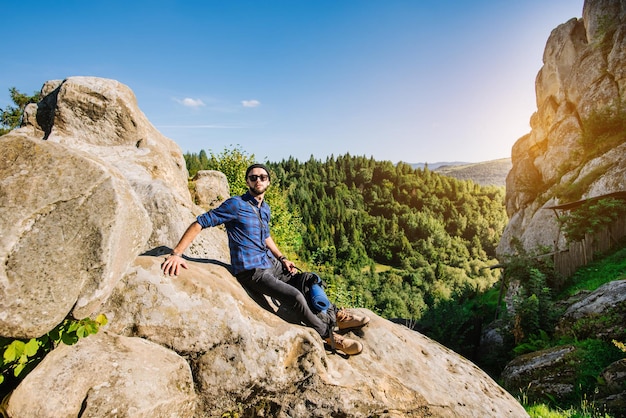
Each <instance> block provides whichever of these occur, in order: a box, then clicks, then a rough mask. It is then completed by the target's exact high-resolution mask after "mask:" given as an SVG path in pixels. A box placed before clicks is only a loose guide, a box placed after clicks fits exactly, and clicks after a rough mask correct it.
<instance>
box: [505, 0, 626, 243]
mask: <svg viewBox="0 0 626 418" xmlns="http://www.w3.org/2000/svg"><path fill="white" fill-rule="evenodd" d="M535 88H536V95H537V111H536V112H535V113H534V114H533V115H532V117H531V119H530V124H531V131H530V133H529V134H528V135H526V136H524V137H522V138H520V139H519V140H518V141H517V142H516V143H515V145H514V146H513V149H512V162H513V167H512V169H511V171H510V173H509V175H508V177H507V182H506V206H507V212H508V215H509V218H510V221H509V223H508V225H507V227H506V229H505V231H504V234H503V237H502V240H501V242H500V245H499V247H498V253H499V254H500V255H503V254H510V253H514V252H515V241H519V242H520V243H521V244H522V245H523V247H524V249H525V250H528V251H532V250H535V249H537V248H538V247H540V246H548V247H551V248H555V247H556V248H555V249H563V248H564V246H565V244H566V243H565V239H564V237H563V234H560V233H559V226H558V223H557V220H556V217H555V215H554V213H553V212H552V211H550V210H542V208H544V207H547V206H551V205H555V204H561V203H567V202H571V201H576V200H579V199H583V198H588V197H595V196H600V195H603V194H606V193H611V192H617V191H624V190H626V158H624V155H625V154H626V135H625V134H624V128H625V126H626V122H624V121H626V100H625V94H626V3H625V2H624V1H620V0H587V1H585V3H584V6H583V11H582V19H575V18H574V19H571V20H569V21H568V22H566V23H564V24H562V25H560V26H558V27H557V28H556V29H554V30H553V31H552V33H551V34H550V37H549V39H548V41H547V43H546V48H545V51H544V55H543V67H542V68H541V70H540V71H539V74H538V75H537V79H536V83H535ZM600 124H601V125H602V126H600V129H598V127H599V126H598V125H600ZM611 125H613V126H614V127H615V130H616V131H615V132H611V128H607V127H609V126H611ZM620 126H621V128H620Z"/></svg>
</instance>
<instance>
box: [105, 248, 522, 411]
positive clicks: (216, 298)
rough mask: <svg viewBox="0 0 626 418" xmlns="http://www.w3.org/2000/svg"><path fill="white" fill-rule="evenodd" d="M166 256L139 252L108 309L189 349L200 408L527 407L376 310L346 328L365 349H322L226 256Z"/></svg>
mask: <svg viewBox="0 0 626 418" xmlns="http://www.w3.org/2000/svg"><path fill="white" fill-rule="evenodd" d="M162 261H163V258H161V257H148V256H141V257H139V258H138V259H137V260H136V262H135V264H134V267H133V268H132V269H131V270H129V272H128V274H127V275H126V277H125V278H124V280H122V281H121V282H120V283H119V285H118V287H117V288H116V290H115V291H114V293H113V294H112V296H111V298H110V299H109V303H108V304H107V305H106V306H105V308H104V312H105V313H106V314H107V316H108V317H109V318H110V323H111V325H110V326H109V328H108V329H109V331H110V332H115V333H118V334H123V335H127V336H135V337H141V338H145V339H148V340H151V341H154V342H156V343H158V344H161V345H164V346H166V347H170V348H172V349H173V350H174V351H176V352H178V353H181V354H184V355H185V357H187V358H188V359H189V361H190V362H191V364H192V370H194V373H195V374H194V378H195V381H196V383H197V390H198V395H199V397H200V402H199V408H200V410H201V411H202V413H201V414H199V416H220V414H222V413H224V412H226V411H236V410H237V408H238V405H239V404H241V405H243V408H244V409H245V410H246V411H247V412H248V413H249V412H250V411H252V410H255V409H257V410H258V409H259V408H261V409H264V413H265V414H266V416H290V417H309V416H351V417H360V416H363V417H366V416H389V417H391V416H396V417H409V416H415V417H422V416H437V417H457V416H474V417H483V416H506V417H516V416H526V413H525V411H524V409H523V408H522V407H521V405H520V404H519V403H518V402H517V401H516V400H515V399H514V398H513V397H511V395H509V394H508V393H507V392H506V391H504V390H503V389H502V388H500V387H499V386H498V385H497V384H496V383H495V382H494V381H493V380H492V379H491V378H490V377H489V376H488V375H487V374H486V373H485V372H483V371H482V370H480V369H479V368H478V367H476V366H475V365H473V364H472V363H470V362H469V361H467V360H466V359H464V358H463V357H461V356H459V355H457V354H455V353H454V352H452V351H450V350H448V349H447V348H445V347H443V346H441V345H440V344H438V343H436V342H434V341H432V340H430V339H428V338H427V337H425V336H423V335H421V334H419V333H416V332H414V331H411V330H410V329H408V328H406V327H404V326H401V325H398V324H394V323H392V322H390V321H387V320H384V319H382V318H380V317H378V316H376V315H375V314H373V313H372V312H369V311H367V310H361V313H364V314H367V315H369V316H370V317H371V318H372V319H371V322H370V324H369V325H368V326H367V327H366V328H365V329H364V330H363V331H362V332H358V333H356V334H355V333H350V334H349V336H351V337H352V338H357V339H358V340H359V341H361V342H362V343H363V345H364V350H363V353H362V354H360V355H358V356H354V357H350V358H346V357H345V356H343V355H341V354H339V353H338V354H332V353H331V352H329V351H328V350H327V349H325V348H324V344H323V342H322V340H321V338H320V337H319V336H318V335H317V334H316V333H315V332H314V331H313V330H312V329H310V328H306V327H303V326H300V325H294V324H289V323H287V322H285V321H283V320H282V319H280V318H279V317H278V316H276V315H274V314H273V313H270V312H268V311H267V310H265V309H263V308H262V307H261V306H259V304H257V303H256V302H255V301H254V300H253V299H252V298H251V297H250V296H249V295H248V294H247V293H246V291H245V290H244V289H243V288H242V287H241V285H240V284H239V283H238V282H237V280H236V279H235V278H234V277H233V276H232V275H230V274H229V273H228V271H227V270H226V269H225V268H224V266H221V265H219V264H215V263H207V262H206V261H204V260H202V261H197V262H196V261H191V262H189V269H188V270H183V271H182V272H181V274H180V275H179V276H178V277H176V278H170V277H166V276H164V275H163V274H162V272H161V270H160V264H161V262H162ZM450 394H454V396H450ZM279 411H280V413H279ZM392 411H393V412H392Z"/></svg>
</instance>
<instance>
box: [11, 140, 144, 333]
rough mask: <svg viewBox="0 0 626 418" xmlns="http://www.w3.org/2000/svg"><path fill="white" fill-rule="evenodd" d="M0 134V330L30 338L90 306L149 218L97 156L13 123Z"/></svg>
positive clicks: (122, 265)
mask: <svg viewBox="0 0 626 418" xmlns="http://www.w3.org/2000/svg"><path fill="white" fill-rule="evenodd" d="M0 144H1V146H0V196H1V200H2V205H1V206H0V230H1V231H2V234H0V335H2V336H6V337H13V338H34V337H39V336H41V335H43V334H45V333H47V332H48V331H49V330H50V329H52V328H54V326H56V325H57V324H58V323H60V322H61V321H62V320H63V319H64V318H65V317H66V315H67V314H68V312H72V313H73V314H74V315H75V316H76V317H77V318H83V317H86V316H89V315H91V314H93V313H94V312H96V311H97V309H98V308H99V306H100V305H101V304H102V303H103V302H104V300H106V298H107V297H108V295H109V294H110V293H111V291H112V290H113V287H115V284H116V283H117V281H118V280H120V278H121V275H122V274H123V273H124V271H125V270H126V269H127V268H128V267H129V266H130V264H131V263H132V261H133V259H134V258H135V256H136V254H137V253H138V251H139V249H140V248H142V247H143V246H144V245H145V241H146V239H147V238H148V236H149V231H150V229H151V224H150V220H149V219H148V215H147V213H146V211H145V210H144V208H143V206H142V205H141V202H140V201H139V199H137V196H136V195H135V194H134V193H133V192H132V189H131V188H130V186H129V184H128V182H127V181H126V179H124V178H123V177H122V176H121V175H120V173H119V172H118V171H117V170H115V169H114V168H113V167H111V166H109V165H108V164H107V163H105V162H104V161H101V160H99V159H98V158H97V157H94V156H91V155H88V154H85V153H83V152H80V151H75V150H71V149H68V148H66V147H64V146H61V145H59V144H55V143H50V142H46V141H41V140H33V139H30V138H24V137H22V136H21V135H19V134H14V133H9V134H7V135H5V136H3V137H2V139H1V140H0Z"/></svg>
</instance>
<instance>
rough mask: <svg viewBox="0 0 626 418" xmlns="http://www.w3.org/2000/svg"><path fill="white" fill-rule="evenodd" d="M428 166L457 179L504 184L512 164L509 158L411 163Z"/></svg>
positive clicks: (487, 183) (485, 183) (415, 165)
mask: <svg viewBox="0 0 626 418" xmlns="http://www.w3.org/2000/svg"><path fill="white" fill-rule="evenodd" d="M426 166H428V168H429V169H430V170H432V171H434V172H436V173H439V174H442V175H444V176H448V177H454V178H456V179H459V180H472V181H474V182H475V183H477V184H480V185H481V186H505V185H506V176H507V175H508V174H509V171H511V167H512V166H513V164H512V162H511V159H510V158H500V159H497V160H490V161H483V162H480V163H467V162H459V161H456V162H438V163H433V164H431V163H416V164H411V167H413V168H424V167H426Z"/></svg>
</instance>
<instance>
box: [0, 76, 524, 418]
mask: <svg viewBox="0 0 626 418" xmlns="http://www.w3.org/2000/svg"><path fill="white" fill-rule="evenodd" d="M42 93H43V96H44V99H43V100H42V102H40V103H39V104H37V105H30V106H29V107H28V108H27V112H26V115H25V116H26V117H25V122H26V123H25V126H23V127H22V128H20V129H17V130H15V131H12V132H10V133H9V134H7V135H5V136H2V137H0V196H1V197H2V198H1V199H0V205H1V206H0V231H2V233H1V234H0V336H2V337H8V338H34V337H39V336H41V335H42V334H45V333H46V332H48V331H50V330H51V329H52V328H53V327H54V326H55V325H56V324H58V323H59V322H61V321H62V320H63V318H64V317H65V316H66V315H67V314H68V313H69V314H70V315H73V316H74V317H75V318H78V319H80V318H83V317H86V316H93V315H96V314H99V313H105V314H106V315H107V317H108V318H109V323H108V324H107V326H106V327H105V328H104V329H103V330H101V331H100V333H99V334H97V335H95V336H90V337H87V338H83V339H81V340H80V341H79V342H78V343H77V344H75V345H72V346H65V345H61V346H59V347H57V348H56V349H54V350H53V351H52V352H51V353H50V354H48V356H47V357H46V358H45V359H44V360H43V361H42V362H41V363H40V364H39V365H38V366H37V367H36V368H35V369H34V370H33V371H32V372H31V373H30V374H29V375H28V376H27V377H26V378H25V379H24V380H23V381H22V382H21V384H20V385H19V386H18V387H17V389H16V390H15V391H14V392H13V393H12V395H11V397H10V399H9V400H8V403H7V412H8V414H9V416H10V417H12V418H20V417H24V418H25V417H34V416H36V417H58V416H63V417H79V416H90V417H109V416H133V417H221V416H224V414H233V416H234V415H235V414H239V415H240V416H252V412H253V411H254V412H255V414H256V415H255V416H272V417H307V418H308V417H311V416H342V417H371V416H378V417H426V416H428V417H459V416H464V417H465V416H468V417H487V416H490V417H526V416H527V414H526V412H525V411H524V409H523V408H522V406H521V405H520V404H519V403H518V402H517V401H516V400H515V399H514V398H513V397H512V396H511V395H510V394H509V393H508V392H506V391H505V390H503V389H502V388H501V387H500V386H499V385H498V384H496V383H495V382H494V381H493V380H492V379H491V378H489V376H487V374H485V373H484V372H483V371H481V370H480V369H479V368H478V367H476V366H475V365H473V364H472V363H470V362H469V361H467V360H466V359H464V358H463V357H461V356H459V355H457V354H455V353H454V352H452V351H450V350H448V349H446V348H445V347H443V346H441V345H440V344H438V343H436V342H434V341H432V340H430V339H428V338H426V337H425V336H423V335H421V334H419V333H417V332H414V331H411V330H409V329H408V328H406V327H404V326H401V325H398V324H393V323H392V322H390V321H387V320H384V319H382V318H380V317H378V316H376V315H374V314H373V313H372V312H367V314H368V315H370V317H371V318H372V320H371V322H370V324H369V325H368V327H367V328H366V329H365V330H364V332H362V333H357V334H356V335H355V338H358V339H359V340H361V341H362V343H363V345H364V352H363V353H362V354H360V355H358V356H354V357H350V358H344V357H343V356H341V355H339V354H331V353H329V352H328V351H326V350H325V348H324V345H323V342H322V341H321V339H320V338H319V336H318V335H317V334H316V333H315V332H314V331H313V330H311V329H309V328H306V327H303V326H300V325H294V324H290V323H287V322H285V321H283V320H282V319H280V318H279V317H278V316H276V315H274V314H272V313H270V312H268V311H267V310H265V309H263V308H262V307H260V305H258V304H257V303H256V302H254V301H253V299H252V298H251V297H250V296H249V295H248V294H247V293H246V292H245V290H244V289H243V288H242V287H241V286H240V285H239V283H238V282H237V280H236V279H235V278H234V277H233V276H232V275H231V274H230V273H229V270H228V267H229V265H228V262H229V260H228V249H227V239H226V234H225V232H224V230H223V229H222V228H211V229H208V230H206V231H203V233H202V234H201V235H200V237H199V238H198V239H197V240H196V242H195V243H194V245H193V246H192V247H191V248H190V249H189V251H188V252H187V254H186V256H187V257H189V258H188V259H189V265H190V266H189V269H188V270H184V271H183V272H182V273H181V274H180V276H178V277H176V278H171V277H166V276H164V275H163V274H162V272H161V269H160V264H161V262H162V261H163V259H164V258H163V256H162V254H165V253H167V252H168V251H169V249H168V246H172V245H174V244H175V243H176V242H177V241H178V239H179V237H180V236H181V234H182V233H183V231H184V230H185V228H186V227H187V225H189V223H190V222H192V221H193V219H194V216H195V215H197V214H199V213H201V212H202V211H203V209H202V208H201V207H199V206H196V205H194V204H193V203H192V199H191V195H190V193H189V191H188V188H187V182H188V177H187V176H188V174H187V171H186V169H185V164H184V160H183V156H182V152H181V150H180V148H179V147H178V146H177V145H176V144H175V143H173V142H172V141H171V140H169V139H168V138H165V137H164V136H162V135H161V134H160V133H159V132H157V131H156V129H154V127H153V126H152V125H151V124H150V123H149V121H148V120H147V119H146V117H145V116H144V115H143V113H142V112H141V111H140V110H139V109H138V107H137V104H136V101H135V97H134V95H133V94H132V92H131V90H130V89H129V88H128V87H126V86H124V85H122V84H120V83H118V82H116V81H114V80H106V79H100V78H90V77H70V78H68V79H66V80H63V81H53V82H48V83H46V84H45V85H44V87H43V90H42ZM200 177H203V176H200ZM213 177H214V176H213ZM203 187H204V184H203V185H202V186H201V187H198V192H199V193H200V195H201V196H200V201H202V203H206V204H209V205H211V204H214V203H215V200H216V199H218V200H219V199H220V198H223V196H222V195H223V194H224V192H223V190H227V185H222V187H221V188H219V190H220V191H216V192H215V194H213V195H211V194H208V193H207V192H206V190H204V189H203Z"/></svg>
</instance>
